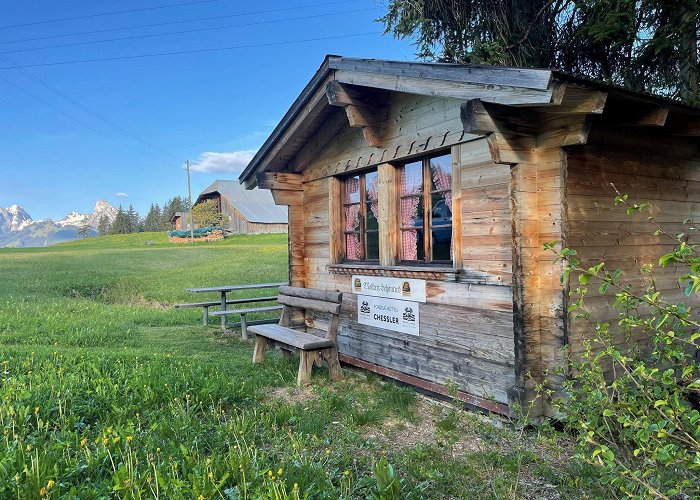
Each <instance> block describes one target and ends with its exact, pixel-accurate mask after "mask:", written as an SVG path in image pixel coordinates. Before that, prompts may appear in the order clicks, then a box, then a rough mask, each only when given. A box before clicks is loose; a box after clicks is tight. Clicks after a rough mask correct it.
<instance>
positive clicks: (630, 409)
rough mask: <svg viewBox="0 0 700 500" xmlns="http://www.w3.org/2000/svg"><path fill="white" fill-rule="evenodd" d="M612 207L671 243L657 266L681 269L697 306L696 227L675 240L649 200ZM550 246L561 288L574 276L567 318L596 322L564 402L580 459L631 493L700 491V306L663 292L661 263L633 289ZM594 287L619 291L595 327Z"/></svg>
mask: <svg viewBox="0 0 700 500" xmlns="http://www.w3.org/2000/svg"><path fill="white" fill-rule="evenodd" d="M615 204H616V205H623V206H625V207H626V209H627V215H628V216H634V217H644V218H645V219H646V220H647V221H648V222H649V223H650V224H651V225H653V227H654V229H653V230H652V231H654V233H655V235H656V236H659V237H662V238H665V239H669V240H670V241H672V242H673V243H674V245H675V248H674V249H673V251H672V252H670V253H668V254H665V255H663V256H662V257H661V258H660V259H659V261H658V267H659V268H669V267H670V266H675V267H676V271H680V274H681V278H680V279H679V281H680V284H681V286H682V288H683V290H684V292H685V295H686V296H687V297H688V300H687V301H688V302H690V303H695V304H697V298H698V294H699V292H700V251H699V248H698V247H697V246H696V245H694V244H691V243H690V240H691V237H692V236H693V235H694V233H696V231H697V228H696V227H695V225H694V224H693V222H692V221H690V220H686V221H684V223H685V225H686V226H685V227H687V229H686V231H685V232H684V233H679V234H672V233H670V232H668V231H666V230H665V229H664V227H662V226H661V225H659V224H657V223H656V222H655V220H654V218H653V217H648V216H647V212H648V210H649V208H650V205H649V204H648V203H642V204H635V203H632V202H630V201H629V199H628V197H627V196H626V195H621V194H619V193H618V196H617V197H616V199H615ZM545 248H547V249H549V250H551V251H553V252H555V253H556V259H557V261H558V262H562V264H563V274H562V280H563V282H565V281H566V280H568V279H569V278H570V277H571V288H572V291H571V295H572V300H571V304H570V306H569V311H568V312H569V313H571V314H572V316H573V318H574V321H588V322H590V324H591V332H590V336H589V337H588V338H587V340H585V341H584V347H585V348H584V352H583V353H582V354H581V355H579V356H578V357H577V358H576V359H571V360H570V365H569V367H568V369H569V371H570V373H569V377H568V380H567V382H566V383H565V386H564V389H565V393H566V394H567V396H566V397H565V398H563V399H561V400H559V401H558V405H559V409H560V410H561V411H562V412H563V413H564V414H565V415H566V417H565V419H566V425H567V426H568V428H569V429H570V430H571V431H572V432H574V433H575V434H576V436H577V441H578V448H577V450H578V453H579V455H580V456H581V457H582V458H583V459H584V460H586V461H587V462H589V463H591V464H594V465H595V466H597V467H599V468H600V470H601V472H602V478H603V480H604V481H610V482H611V483H612V484H614V485H616V486H617V487H618V488H619V489H620V490H621V492H622V493H623V494H625V495H627V496H630V497H637V498H689V497H695V496H696V495H700V411H699V410H700V364H699V363H698V361H699V360H700V357H699V353H700V349H699V348H700V315H699V314H698V311H699V309H697V308H696V307H694V306H691V305H688V304H687V303H684V302H683V301H678V300H673V299H672V298H668V297H667V296H668V294H665V293H664V292H663V291H662V290H660V289H659V287H658V286H657V281H656V279H655V269H657V265H656V264H647V265H644V266H643V267H642V268H641V270H640V273H641V278H642V280H641V281H642V283H643V286H641V287H640V286H639V282H640V280H639V279H637V280H635V283H636V284H635V285H633V284H632V280H631V279H627V277H626V276H625V273H623V272H622V271H621V270H620V269H610V268H608V267H606V265H605V262H600V263H598V264H596V265H593V266H591V267H588V266H587V265H583V264H582V263H581V260H580V258H579V255H578V254H577V252H576V250H573V249H569V248H561V247H560V245H559V243H558V242H552V243H548V244H546V245H545ZM574 278H575V279H577V280H578V285H577V286H574V282H575V281H574ZM592 286H596V287H597V289H598V291H599V293H601V294H608V295H611V296H612V295H614V299H612V298H611V302H612V306H613V307H614V308H615V309H616V310H617V311H618V313H619V315H618V320H617V322H615V323H612V324H611V323H608V322H602V321H594V318H593V317H592V315H591V313H590V312H589V311H588V310H587V304H586V297H587V295H588V291H589V288H590V287H592ZM621 336H622V339H623V342H620V337H621ZM632 339H635V340H634V341H632ZM639 339H642V340H641V342H640V340H639Z"/></svg>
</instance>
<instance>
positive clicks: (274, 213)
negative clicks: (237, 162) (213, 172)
mask: <svg viewBox="0 0 700 500" xmlns="http://www.w3.org/2000/svg"><path fill="white" fill-rule="evenodd" d="M212 199H213V200H216V203H217V208H218V210H219V212H220V213H222V214H224V215H226V216H228V217H229V218H230V222H229V223H228V225H227V226H226V229H228V230H229V231H231V232H232V233H236V234H260V233H286V232H287V207H286V206H280V205H275V202H274V200H273V199H272V195H271V194H270V191H268V190H259V189H255V190H252V191H248V190H246V189H245V188H244V187H243V186H241V185H240V184H239V183H238V182H236V181H222V180H218V181H214V182H213V183H212V184H211V185H210V186H209V187H208V188H206V189H205V190H204V191H202V192H201V193H200V194H199V197H198V198H197V201H196V202H195V205H197V204H198V203H202V202H204V201H207V200H212Z"/></svg>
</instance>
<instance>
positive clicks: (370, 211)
mask: <svg viewBox="0 0 700 500" xmlns="http://www.w3.org/2000/svg"><path fill="white" fill-rule="evenodd" d="M378 181H379V178H378V176H377V172H376V171H375V172H369V173H367V174H366V175H365V198H366V199H365V202H366V203H367V212H366V213H367V227H366V230H370V229H378V228H379V224H378V222H377V218H378V217H379V203H378V199H379V186H378V184H379V182H378Z"/></svg>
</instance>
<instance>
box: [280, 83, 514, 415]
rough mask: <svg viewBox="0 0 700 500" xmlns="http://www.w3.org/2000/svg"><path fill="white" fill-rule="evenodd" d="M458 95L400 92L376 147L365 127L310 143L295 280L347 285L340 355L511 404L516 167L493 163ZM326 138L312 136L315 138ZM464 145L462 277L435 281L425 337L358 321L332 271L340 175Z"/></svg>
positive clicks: (458, 171)
mask: <svg viewBox="0 0 700 500" xmlns="http://www.w3.org/2000/svg"><path fill="white" fill-rule="evenodd" d="M460 103H461V101H459V100H455V99H450V98H439V97H430V96H422V97H421V96H416V95H409V94H393V98H392V101H391V102H390V104H389V107H388V118H387V120H386V121H385V122H384V126H383V130H382V137H384V140H385V147H383V148H369V147H368V146H367V144H366V142H365V139H364V137H363V135H362V133H361V131H359V130H358V129H352V128H349V127H347V126H346V127H345V128H342V129H341V130H340V131H339V132H338V133H337V135H336V136H334V137H333V138H331V139H330V140H327V139H326V138H324V141H327V143H326V145H325V147H324V148H322V149H321V150H319V151H318V154H317V156H316V157H313V158H310V157H309V154H308V152H305V151H304V150H303V149H302V152H301V153H300V154H299V155H298V157H303V158H305V160H306V161H307V162H308V163H307V164H305V165H298V167H297V168H298V170H300V171H301V173H302V175H303V181H304V182H303V207H299V206H290V239H292V238H295V241H296V240H297V239H299V238H302V239H303V244H298V243H297V244H292V245H291V246H292V248H293V249H294V250H295V251H294V252H293V254H290V262H291V264H292V269H291V273H292V276H291V280H292V283H296V284H297V286H302V284H303V286H306V287H311V288H319V289H324V290H338V291H341V292H343V293H344V302H343V309H342V314H341V319H340V329H339V348H340V352H341V354H345V355H347V356H350V357H352V358H358V359H361V360H363V361H366V362H368V363H371V364H372V365H377V366H380V367H385V368H389V369H391V370H394V371H397V372H400V373H404V374H408V375H411V376H415V377H418V378H420V379H423V380H427V381H430V382H434V383H438V384H445V383H447V382H448V381H453V382H455V383H456V384H457V385H458V386H459V388H460V389H461V390H462V391H465V392H467V393H469V394H473V395H475V396H479V397H483V398H492V399H494V400H495V401H498V402H500V403H506V404H507V403H508V402H509V394H511V392H512V389H513V386H514V384H515V376H514V373H515V370H514V363H515V354H514V338H513V298H512V288H511V282H512V265H511V258H512V252H511V248H510V247H511V239H512V235H511V226H512V224H511V207H510V182H511V179H510V172H509V167H508V166H504V165H496V164H494V163H493V161H491V157H490V154H489V148H488V144H487V143H486V140H485V139H484V138H476V137H475V136H471V135H465V134H463V133H462V131H461V128H462V127H461V122H460V118H459V113H460V109H459V105H460ZM322 130H323V127H321V131H319V134H322V133H323V132H322ZM318 142H321V141H320V140H319V141H315V140H314V139H313V138H312V139H311V140H310V141H309V144H310V145H313V144H317V143H318ZM387 144H388V145H389V146H387ZM457 144H458V145H459V147H457V148H453V149H452V151H453V152H455V151H456V152H457V153H458V155H457V156H458V157H456V158H454V157H453V176H457V177H458V178H457V180H458V182H454V183H453V185H456V186H461V188H460V191H459V193H457V194H458V195H457V196H454V198H453V201H457V202H459V200H460V198H461V205H462V206H461V207H459V206H455V207H453V212H454V211H457V210H459V215H460V217H461V226H460V229H461V233H462V236H461V247H462V250H461V260H462V265H461V266H460V267H459V269H458V271H459V273H458V274H457V276H459V278H458V280H457V281H454V280H452V281H445V280H434V279H433V280H427V282H426V285H427V296H428V298H427V303H425V304H421V305H420V318H421V319H420V321H421V325H420V336H411V335H404V334H401V333H396V332H392V331H390V330H384V329H379V328H373V327H370V326H366V325H361V324H359V323H357V321H356V317H357V306H356V300H357V299H356V295H354V294H352V293H351V286H350V280H351V278H350V276H349V275H344V274H334V273H333V272H332V270H330V269H329V265H330V264H337V263H338V260H339V252H340V250H339V249H338V248H337V246H335V245H331V243H330V242H329V234H336V235H337V234H338V233H337V230H336V231H334V230H333V228H331V224H330V222H329V221H331V220H333V221H335V222H334V223H335V224H338V220H339V217H338V214H331V213H330V211H331V210H334V209H335V210H339V209H340V206H341V205H340V204H339V203H338V202H337V200H334V199H333V197H337V196H338V195H339V191H338V190H339V183H338V181H337V180H336V178H334V177H332V176H334V175H337V174H340V173H346V172H351V171H355V170H361V169H364V168H367V166H368V165H371V166H379V165H380V164H382V163H386V162H387V161H388V162H389V163H391V162H395V161H397V160H399V161H400V160H403V159H404V158H412V157H415V155H416V154H423V153H425V152H427V151H443V150H444V151H450V148H451V147H452V146H455V145H457ZM310 147H311V146H310ZM333 207H335V208H333ZM293 217H295V221H293V220H292V218H293ZM455 219H459V217H456V218H455ZM298 221H303V229H301V230H299V229H298V226H297V227H294V226H295V225H296V224H298V223H299V222H298ZM298 233H299V234H298ZM300 253H303V265H299V260H298V257H299V254H300ZM332 255H333V257H331V256H332ZM457 262H459V259H457ZM397 272H398V271H397ZM360 273H361V272H360ZM398 273H399V275H400V272H398ZM319 321H321V322H322V321H324V320H323V318H319V317H314V316H310V317H308V318H307V322H308V323H309V325H310V326H313V325H314V324H318V322H319Z"/></svg>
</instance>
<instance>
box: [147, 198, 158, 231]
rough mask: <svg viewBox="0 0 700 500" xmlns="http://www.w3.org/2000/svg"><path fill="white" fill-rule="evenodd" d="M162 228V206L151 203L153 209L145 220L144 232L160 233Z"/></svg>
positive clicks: (150, 209) (149, 210)
mask: <svg viewBox="0 0 700 500" xmlns="http://www.w3.org/2000/svg"><path fill="white" fill-rule="evenodd" d="M161 228H162V223H161V212H160V206H159V205H158V204H157V203H155V204H153V203H151V208H149V209H148V214H146V218H145V219H144V220H143V230H144V231H160V230H161Z"/></svg>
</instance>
